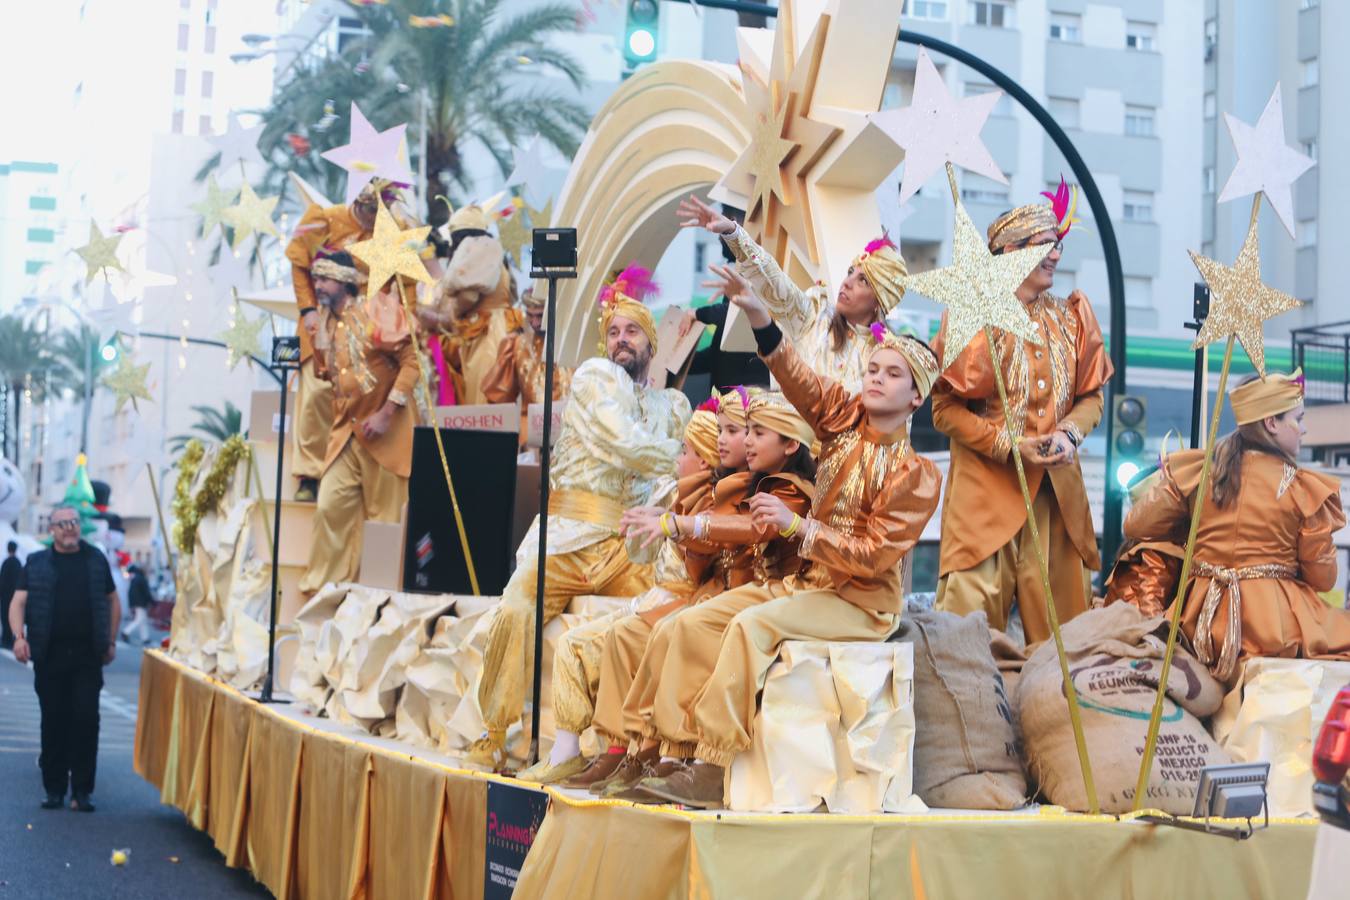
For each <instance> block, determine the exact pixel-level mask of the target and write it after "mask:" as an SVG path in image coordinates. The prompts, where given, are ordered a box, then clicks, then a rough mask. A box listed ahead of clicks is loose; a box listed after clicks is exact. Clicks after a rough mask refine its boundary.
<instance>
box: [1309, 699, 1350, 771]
mask: <svg viewBox="0 0 1350 900" xmlns="http://www.w3.org/2000/svg"><path fill="white" fill-rule="evenodd" d="M1312 766H1313V774H1314V775H1316V776H1317V780H1318V781H1324V782H1328V783H1331V784H1338V783H1339V782H1340V780H1341V779H1342V778H1344V777H1345V773H1346V771H1347V770H1350V685H1347V686H1346V687H1343V688H1341V691H1340V693H1338V694H1337V695H1336V699H1335V700H1333V701H1332V703H1331V708H1330V709H1328V710H1327V717H1326V719H1325V720H1324V721H1323V722H1322V730H1321V731H1320V732H1318V734H1317V743H1316V744H1315V745H1314V746H1313V760H1312Z"/></svg>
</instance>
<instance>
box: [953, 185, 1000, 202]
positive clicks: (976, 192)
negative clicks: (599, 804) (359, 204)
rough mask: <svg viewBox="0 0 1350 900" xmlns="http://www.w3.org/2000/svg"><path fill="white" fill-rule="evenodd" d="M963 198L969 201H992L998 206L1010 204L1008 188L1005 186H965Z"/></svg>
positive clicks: (962, 190) (962, 189)
mask: <svg viewBox="0 0 1350 900" xmlns="http://www.w3.org/2000/svg"><path fill="white" fill-rule="evenodd" d="M961 199H962V200H964V201H965V202H967V203H992V204H994V205H996V206H1007V205H1008V189H1007V188H1005V187H998V186H994V187H989V188H980V187H968V188H966V187H963V188H961Z"/></svg>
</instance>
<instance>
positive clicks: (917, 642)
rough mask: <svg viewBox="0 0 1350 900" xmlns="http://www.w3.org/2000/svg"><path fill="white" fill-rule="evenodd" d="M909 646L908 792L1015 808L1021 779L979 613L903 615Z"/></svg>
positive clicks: (1021, 798)
mask: <svg viewBox="0 0 1350 900" xmlns="http://www.w3.org/2000/svg"><path fill="white" fill-rule="evenodd" d="M891 640H892V641H896V642H898V643H908V644H913V645H914V712H915V721H916V722H917V728H916V731H915V735H914V792H915V793H916V794H918V795H919V798H920V799H922V800H923V802H924V803H927V804H928V805H929V806H936V807H948V808H954V809H1015V808H1017V807H1019V806H1021V805H1023V803H1024V802H1025V801H1026V798H1027V780H1026V775H1025V774H1024V773H1023V771H1022V758H1021V750H1020V747H1019V746H1018V741H1017V731H1016V729H1015V727H1014V725H1013V716H1012V707H1011V704H1010V703H1009V702H1008V697H1007V694H1006V692H1005V691H1004V687H1003V679H1002V677H1001V676H1000V674H999V670H998V666H997V665H996V664H995V662H994V655H993V653H992V652H991V650H990V631H989V625H988V619H987V618H986V617H985V615H984V613H982V612H979V613H974V614H972V615H969V616H958V615H956V614H954V613H948V612H922V613H916V614H914V615H910V616H906V618H905V620H904V621H903V622H902V623H901V627H900V631H898V632H897V633H896V634H895V635H893V636H892V637H891Z"/></svg>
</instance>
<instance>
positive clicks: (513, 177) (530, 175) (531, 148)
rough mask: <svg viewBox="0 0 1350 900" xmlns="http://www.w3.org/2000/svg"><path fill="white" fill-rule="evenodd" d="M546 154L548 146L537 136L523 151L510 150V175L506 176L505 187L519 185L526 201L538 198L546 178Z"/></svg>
mask: <svg viewBox="0 0 1350 900" xmlns="http://www.w3.org/2000/svg"><path fill="white" fill-rule="evenodd" d="M547 152H548V145H547V144H546V143H545V142H544V139H543V138H542V137H541V136H539V135H538V134H536V135H535V136H534V137H532V138H530V140H529V142H528V143H527V144H526V145H525V149H523V150H522V149H520V148H519V147H516V148H512V150H511V174H510V175H509V176H507V179H506V187H515V186H516V185H520V186H521V193H522V194H524V195H527V196H526V199H527V201H528V199H529V196H534V197H537V196H539V194H538V191H539V189H540V186H541V183H542V182H543V181H544V180H545V179H546V178H547V177H548V169H549V167H548V163H547V162H546V161H545V157H546V154H547Z"/></svg>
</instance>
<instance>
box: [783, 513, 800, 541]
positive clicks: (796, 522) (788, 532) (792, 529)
mask: <svg viewBox="0 0 1350 900" xmlns="http://www.w3.org/2000/svg"><path fill="white" fill-rule="evenodd" d="M801 524H802V517H801V516H799V515H797V514H796V513H793V514H792V524H791V525H789V526H788V527H787V528H784V529H782V530H781V531H779V532H778V536H779V537H785V538H790V537H792V536H793V535H794V534H796V533H797V529H798V528H799V527H801Z"/></svg>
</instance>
